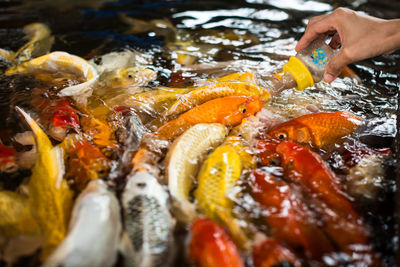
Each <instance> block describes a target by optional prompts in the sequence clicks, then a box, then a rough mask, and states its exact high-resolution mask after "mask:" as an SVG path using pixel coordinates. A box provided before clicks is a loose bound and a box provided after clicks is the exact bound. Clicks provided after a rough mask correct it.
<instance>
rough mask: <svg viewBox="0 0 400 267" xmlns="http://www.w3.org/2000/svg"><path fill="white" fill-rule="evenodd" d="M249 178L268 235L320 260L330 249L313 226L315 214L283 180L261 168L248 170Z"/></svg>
mask: <svg viewBox="0 0 400 267" xmlns="http://www.w3.org/2000/svg"><path fill="white" fill-rule="evenodd" d="M250 180H251V181H252V195H253V197H254V199H255V200H256V201H257V202H258V203H260V205H261V208H262V209H263V211H264V214H265V216H264V218H265V221H266V222H267V224H268V226H269V229H270V234H271V236H272V237H274V238H276V239H277V240H281V241H283V242H285V243H286V244H288V245H290V246H291V247H292V248H295V249H299V250H302V251H304V254H305V255H306V256H307V258H310V259H315V260H321V258H322V256H323V255H325V254H327V253H330V252H332V251H334V248H333V246H332V244H331V242H330V241H329V240H328V238H327V237H326V236H325V235H324V233H323V232H322V230H321V229H320V228H319V227H318V226H317V224H318V221H317V218H316V217H315V216H314V214H313V213H312V212H311V211H310V210H309V208H308V207H307V205H306V204H305V203H304V201H303V200H302V197H301V195H298V194H295V193H294V192H293V190H292V188H291V187H290V186H289V185H288V184H287V183H285V182H284V181H279V180H278V179H277V178H275V177H273V176H272V175H269V174H267V173H265V172H262V171H254V172H252V174H251V175H250Z"/></svg>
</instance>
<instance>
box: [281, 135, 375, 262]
mask: <svg viewBox="0 0 400 267" xmlns="http://www.w3.org/2000/svg"><path fill="white" fill-rule="evenodd" d="M276 152H277V153H278V154H279V155H280V158H281V161H282V162H281V165H282V167H283V168H284V170H285V177H286V178H287V179H289V180H290V181H292V182H294V183H299V184H300V185H301V186H302V188H303V190H304V193H305V194H306V195H307V196H309V197H311V198H312V199H313V200H319V202H317V201H314V202H313V206H314V209H315V210H316V211H317V212H318V213H319V214H320V215H322V220H323V221H324V224H323V226H322V230H323V231H324V232H325V233H326V234H327V235H328V236H329V237H330V239H331V240H332V241H333V242H334V243H335V244H336V245H337V246H338V247H339V248H340V250H341V251H343V252H345V253H347V254H348V255H350V260H349V261H350V262H352V263H355V262H356V263H362V264H363V266H380V263H379V260H378V259H377V257H376V255H375V253H374V251H373V249H372V247H371V245H370V243H369V241H368V232H367V230H366V228H365V226H364V225H363V222H362V221H361V218H360V217H359V215H358V214H357V212H356V210H355V209H354V208H353V206H352V203H351V202H350V200H349V198H348V196H347V195H346V194H345V193H344V191H342V190H341V188H340V185H339V183H338V181H337V178H336V176H335V174H334V173H333V172H332V171H331V170H330V168H329V166H328V165H327V164H326V163H325V162H324V161H323V160H322V158H321V157H320V156H319V155H318V154H317V153H314V152H312V151H310V150H309V149H307V148H305V147H303V146H301V145H298V144H295V143H293V142H290V141H283V142H281V143H280V144H279V145H278V146H277V147H276Z"/></svg>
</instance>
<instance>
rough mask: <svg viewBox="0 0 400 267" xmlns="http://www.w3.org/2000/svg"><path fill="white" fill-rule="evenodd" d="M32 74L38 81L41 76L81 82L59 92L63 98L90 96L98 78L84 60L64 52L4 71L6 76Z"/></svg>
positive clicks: (48, 55) (92, 68) (51, 54)
mask: <svg viewBox="0 0 400 267" xmlns="http://www.w3.org/2000/svg"><path fill="white" fill-rule="evenodd" d="M13 74H34V75H36V76H37V77H38V78H39V79H41V78H43V77H47V79H49V78H48V76H43V75H49V74H50V75H65V74H69V75H73V76H74V77H75V78H77V79H81V80H83V82H81V83H79V84H76V85H72V86H68V87H66V88H64V89H62V90H61V92H60V94H61V95H63V96H85V97H87V96H88V95H90V94H91V90H92V85H93V84H94V82H95V81H96V80H97V78H98V74H97V71H96V69H95V68H94V67H93V66H92V65H90V64H89V63H88V62H87V61H86V60H84V59H83V58H80V57H78V56H74V55H71V54H68V53H66V52H52V53H50V54H47V55H44V56H41V57H38V58H35V59H32V60H29V61H27V62H24V63H22V64H19V65H17V66H15V67H12V68H10V69H8V70H7V71H6V75H13Z"/></svg>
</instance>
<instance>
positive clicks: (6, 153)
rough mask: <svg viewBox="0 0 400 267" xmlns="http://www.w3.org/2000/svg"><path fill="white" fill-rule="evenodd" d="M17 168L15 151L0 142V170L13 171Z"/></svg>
mask: <svg viewBox="0 0 400 267" xmlns="http://www.w3.org/2000/svg"><path fill="white" fill-rule="evenodd" d="M17 169H18V164H17V151H15V149H14V148H12V147H9V146H5V145H3V144H2V143H1V142H0V172H7V173H9V172H14V171H16V170H17Z"/></svg>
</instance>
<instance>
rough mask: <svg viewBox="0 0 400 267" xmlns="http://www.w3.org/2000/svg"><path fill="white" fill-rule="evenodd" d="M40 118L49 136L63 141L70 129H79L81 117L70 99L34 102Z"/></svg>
mask: <svg viewBox="0 0 400 267" xmlns="http://www.w3.org/2000/svg"><path fill="white" fill-rule="evenodd" d="M34 105H35V106H36V108H37V109H38V113H39V117H40V119H41V121H43V124H44V125H46V126H47V128H48V133H49V135H50V136H51V137H52V138H54V139H55V140H57V141H62V140H63V139H64V138H65V136H66V135H67V132H68V130H70V129H75V130H77V129H79V117H78V114H77V111H76V110H75V109H74V108H73V107H72V105H71V103H70V101H69V100H68V99H57V100H52V99H44V100H42V99H40V100H36V101H34Z"/></svg>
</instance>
